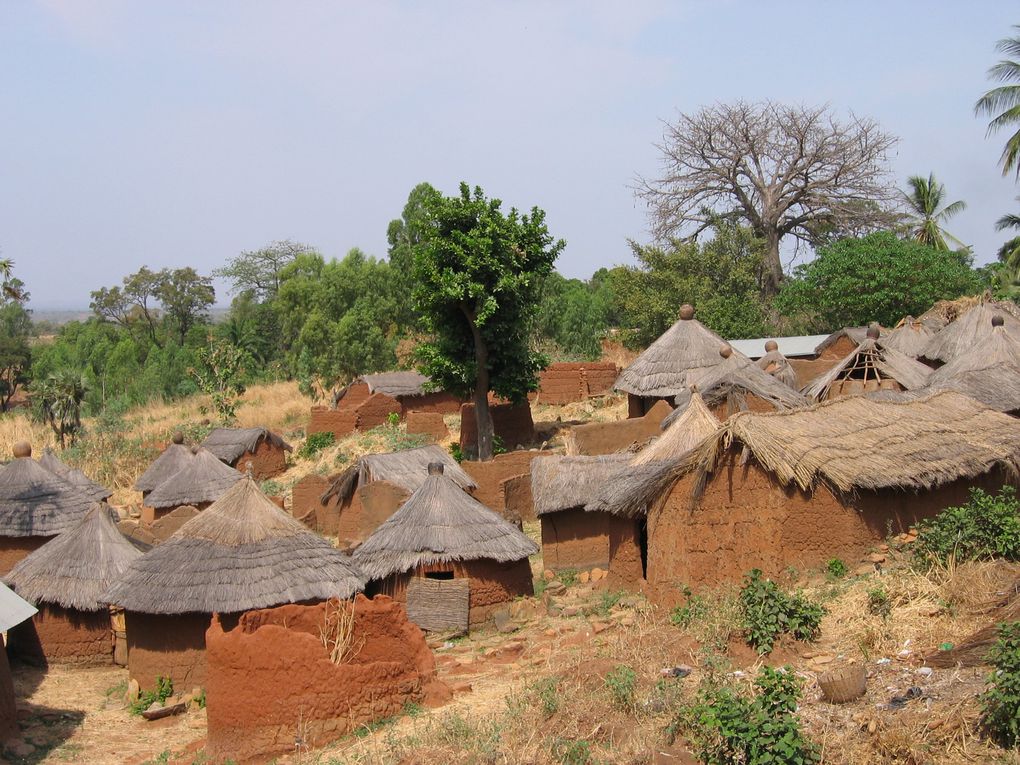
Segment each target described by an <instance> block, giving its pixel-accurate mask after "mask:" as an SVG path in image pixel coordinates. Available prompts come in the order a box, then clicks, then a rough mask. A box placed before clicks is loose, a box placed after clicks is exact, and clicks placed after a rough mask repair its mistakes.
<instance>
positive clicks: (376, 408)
mask: <svg viewBox="0 0 1020 765" xmlns="http://www.w3.org/2000/svg"><path fill="white" fill-rule="evenodd" d="M403 411H404V410H403V408H402V407H401V406H400V402H399V401H397V400H396V399H395V398H393V397H392V396H387V395H386V394H385V393H373V394H372V395H371V396H369V397H368V398H367V399H365V400H364V401H362V402H361V403H360V404H358V408H357V409H355V410H354V413H355V415H356V416H357V420H356V421H355V424H354V426H355V428H357V429H358V430H361V431H365V430H371V429H372V428H377V427H379V426H380V425H385V424H386V423H387V422H389V418H390V415H391V414H398V415H401V416H402V415H403Z"/></svg>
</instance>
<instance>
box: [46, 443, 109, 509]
mask: <svg viewBox="0 0 1020 765" xmlns="http://www.w3.org/2000/svg"><path fill="white" fill-rule="evenodd" d="M39 464H40V465H42V466H43V467H44V468H46V469H47V470H49V471H50V472H51V473H54V474H56V475H58V476H60V477H61V478H63V479H64V480H65V481H67V482H68V483H69V484H71V485H72V486H77V487H79V488H80V489H81V490H82V491H83V492H84V493H85V495H86V496H87V497H88V498H89V499H91V500H92V501H94V502H99V501H101V500H104V499H109V498H110V497H111V496H112V495H113V492H112V491H110V490H109V489H107V488H106V487H105V486H100V485H99V484H98V483H96V482H95V481H93V480H92V479H91V478H89V477H88V476H87V475H85V474H84V473H83V472H81V471H80V470H78V469H77V468H73V467H71V466H70V465H66V464H64V462H63V461H62V460H61V459H60V458H59V457H58V456H57V455H56V454H54V453H53V450H52V449H51V448H49V447H48V446H47V447H46V448H45V449H43V455H42V457H40V458H39Z"/></svg>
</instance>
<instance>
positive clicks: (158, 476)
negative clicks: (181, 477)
mask: <svg viewBox="0 0 1020 765" xmlns="http://www.w3.org/2000/svg"><path fill="white" fill-rule="evenodd" d="M194 456H195V452H194V450H192V448H191V447H190V446H186V445H185V444H184V434H183V433H181V432H180V431H178V432H176V433H174V435H173V439H172V440H171V443H170V444H169V445H168V446H167V447H166V449H164V450H163V451H162V452H161V453H160V455H159V456H158V457H156V459H154V460H153V461H152V464H151V465H149V467H148V469H146V471H145V472H144V473H142V474H141V475H140V476H139V477H138V480H137V481H135V491H140V492H141V493H142V501H143V502H144V501H145V500H146V499H147V498H148V496H149V492H150V491H152V490H153V489H155V488H156V487H157V486H159V485H160V484H161V483H163V482H164V481H166V480H167V479H168V478H170V476H172V475H173V474H174V473H176V472H177V471H178V470H181V469H182V468H183V467H184V466H185V465H186V464H188V463H189V462H191V459H192V457H194Z"/></svg>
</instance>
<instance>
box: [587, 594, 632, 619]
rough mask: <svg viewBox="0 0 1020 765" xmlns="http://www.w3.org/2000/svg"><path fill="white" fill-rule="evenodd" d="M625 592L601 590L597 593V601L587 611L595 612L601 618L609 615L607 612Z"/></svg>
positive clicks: (621, 598)
mask: <svg viewBox="0 0 1020 765" xmlns="http://www.w3.org/2000/svg"><path fill="white" fill-rule="evenodd" d="M626 594H627V593H625V592H621V591H619V590H617V591H616V592H603V593H602V594H601V595H599V600H598V603H596V604H595V605H594V606H593V607H592V608H591V609H590V610H589V613H592V614H597V615H598V616H601V617H603V618H605V617H607V616H609V612H610V611H612V610H613V607H614V606H616V604H617V603H619V602H620V601H621V600H623V597H624V595H626Z"/></svg>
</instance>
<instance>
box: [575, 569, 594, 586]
mask: <svg viewBox="0 0 1020 765" xmlns="http://www.w3.org/2000/svg"><path fill="white" fill-rule="evenodd" d="M577 581H579V582H580V583H581V584H588V582H589V581H591V573H590V572H588V571H582V572H581V573H580V574H578V575H577Z"/></svg>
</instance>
